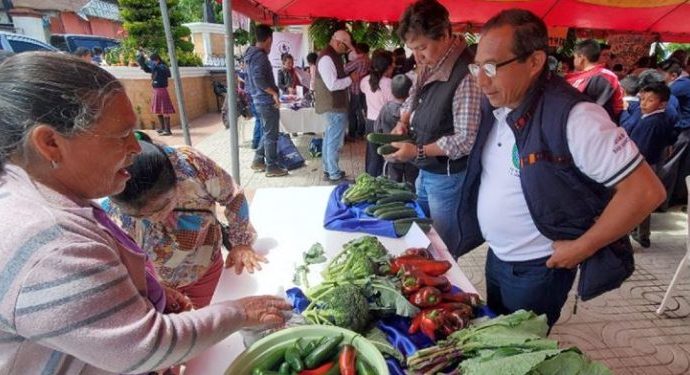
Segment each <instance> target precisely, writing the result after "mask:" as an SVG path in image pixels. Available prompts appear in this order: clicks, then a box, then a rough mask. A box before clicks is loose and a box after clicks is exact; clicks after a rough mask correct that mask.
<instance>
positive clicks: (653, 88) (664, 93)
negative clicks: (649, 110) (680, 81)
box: [640, 82, 671, 102]
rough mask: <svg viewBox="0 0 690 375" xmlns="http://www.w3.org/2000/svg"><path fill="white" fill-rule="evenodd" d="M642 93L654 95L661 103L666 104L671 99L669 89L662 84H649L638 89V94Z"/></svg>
mask: <svg viewBox="0 0 690 375" xmlns="http://www.w3.org/2000/svg"><path fill="white" fill-rule="evenodd" d="M643 92H652V93H654V94H655V95H656V96H657V97H658V98H659V99H660V100H661V101H662V102H667V101H668V99H669V98H670V97H671V89H669V88H668V86H667V85H666V84H665V83H663V82H654V83H650V84H648V85H646V86H644V87H642V88H641V89H640V93H643Z"/></svg>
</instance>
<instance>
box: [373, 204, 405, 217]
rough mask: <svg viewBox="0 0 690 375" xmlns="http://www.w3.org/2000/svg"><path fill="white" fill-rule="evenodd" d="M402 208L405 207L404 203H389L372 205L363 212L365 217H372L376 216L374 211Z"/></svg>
mask: <svg viewBox="0 0 690 375" xmlns="http://www.w3.org/2000/svg"><path fill="white" fill-rule="evenodd" d="M394 207H397V208H403V207H405V202H390V203H384V204H374V205H371V206H369V207H367V208H366V209H365V210H364V213H365V214H367V215H374V216H376V211H378V210H381V209H384V208H394Z"/></svg>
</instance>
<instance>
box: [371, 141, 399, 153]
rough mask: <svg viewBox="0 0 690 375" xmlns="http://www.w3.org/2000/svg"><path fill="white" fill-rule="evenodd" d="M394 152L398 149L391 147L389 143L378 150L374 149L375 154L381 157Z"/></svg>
mask: <svg viewBox="0 0 690 375" xmlns="http://www.w3.org/2000/svg"><path fill="white" fill-rule="evenodd" d="M396 151H398V148H397V147H394V146H392V145H391V144H389V143H386V144H385V145H382V146H379V148H377V149H376V153H377V154H379V155H381V156H386V155H388V154H392V153H394V152H396Z"/></svg>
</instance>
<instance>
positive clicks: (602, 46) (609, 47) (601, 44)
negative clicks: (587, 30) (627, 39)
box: [599, 43, 611, 51]
mask: <svg viewBox="0 0 690 375" xmlns="http://www.w3.org/2000/svg"><path fill="white" fill-rule="evenodd" d="M599 49H600V50H602V51H606V50H609V49H611V46H609V45H608V44H606V43H599Z"/></svg>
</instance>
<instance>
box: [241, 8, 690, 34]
mask: <svg viewBox="0 0 690 375" xmlns="http://www.w3.org/2000/svg"><path fill="white" fill-rule="evenodd" d="M413 2H414V0H328V1H324V0H316V1H315V0H236V1H235V2H234V4H233V5H234V8H235V9H236V10H237V11H240V12H242V13H245V14H246V15H247V16H249V17H250V18H252V19H254V20H257V21H260V22H263V23H268V24H278V25H292V24H308V23H310V22H311V20H312V19H314V18H316V17H332V18H338V19H343V20H361V21H369V22H374V21H377V22H396V21H398V19H399V18H400V15H401V14H402V13H403V11H404V10H405V8H406V7H407V6H408V5H409V4H411V3H413ZM440 2H441V3H442V4H444V5H445V6H446V8H447V9H448V11H449V12H450V14H451V20H452V21H453V22H454V23H464V24H471V25H481V24H483V23H484V22H486V21H487V20H488V19H489V18H490V17H491V16H493V15H494V14H496V13H498V12H499V11H500V10H502V9H508V8H523V9H528V10H530V11H532V12H534V13H535V14H537V15H539V16H540V17H541V18H542V19H544V21H545V22H546V24H547V25H548V26H552V27H558V26H560V27H577V28H588V29H603V30H619V31H634V32H650V33H658V34H660V35H661V36H662V40H664V41H690V28H689V27H688V26H687V24H685V22H687V20H688V19H690V0H440Z"/></svg>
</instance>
